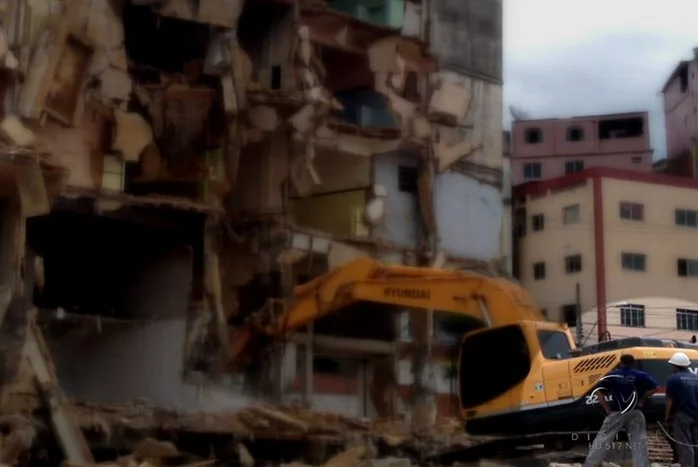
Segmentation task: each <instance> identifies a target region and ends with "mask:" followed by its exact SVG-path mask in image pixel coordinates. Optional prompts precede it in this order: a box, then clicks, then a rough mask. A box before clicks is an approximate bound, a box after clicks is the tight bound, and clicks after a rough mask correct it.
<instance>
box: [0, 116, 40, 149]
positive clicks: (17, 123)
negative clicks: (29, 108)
mask: <svg viewBox="0 0 698 467" xmlns="http://www.w3.org/2000/svg"><path fill="white" fill-rule="evenodd" d="M0 134H1V135H2V137H3V138H4V139H5V140H6V141H7V142H8V143H10V144H11V145H13V146H18V147H22V148H26V147H30V146H33V145H34V143H35V142H36V136H35V135H34V132H33V131H31V130H30V129H29V128H27V127H26V126H24V124H23V123H22V121H21V120H20V119H19V118H17V117H16V116H15V115H10V116H8V117H5V119H4V120H3V121H2V123H0Z"/></svg>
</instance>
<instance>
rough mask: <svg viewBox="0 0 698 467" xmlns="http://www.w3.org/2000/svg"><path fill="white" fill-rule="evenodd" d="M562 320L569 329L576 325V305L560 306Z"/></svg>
mask: <svg viewBox="0 0 698 467" xmlns="http://www.w3.org/2000/svg"><path fill="white" fill-rule="evenodd" d="M562 319H563V320H564V322H565V323H567V325H568V326H570V327H575V326H576V325H577V305H575V304H572V305H562Z"/></svg>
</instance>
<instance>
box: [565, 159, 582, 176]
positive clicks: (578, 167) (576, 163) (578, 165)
mask: <svg viewBox="0 0 698 467" xmlns="http://www.w3.org/2000/svg"><path fill="white" fill-rule="evenodd" d="M570 164H571V165H570ZM570 167H571V169H570ZM583 171H584V161H580V160H571V161H565V175H573V174H576V173H579V172H583Z"/></svg>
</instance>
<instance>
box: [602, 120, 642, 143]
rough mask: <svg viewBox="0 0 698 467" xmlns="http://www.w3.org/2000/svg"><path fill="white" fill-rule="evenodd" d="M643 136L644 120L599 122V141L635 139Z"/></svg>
mask: <svg viewBox="0 0 698 467" xmlns="http://www.w3.org/2000/svg"><path fill="white" fill-rule="evenodd" d="M644 134H645V119H644V118H642V117H631V118H619V119H614V120H601V121H600V122H599V138H600V139H616V138H637V137H639V136H642V135H644Z"/></svg>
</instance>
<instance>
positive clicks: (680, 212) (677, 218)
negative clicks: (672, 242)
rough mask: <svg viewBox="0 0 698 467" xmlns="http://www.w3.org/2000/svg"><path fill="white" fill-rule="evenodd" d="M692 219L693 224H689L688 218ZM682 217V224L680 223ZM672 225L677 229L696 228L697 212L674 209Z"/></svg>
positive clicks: (697, 225)
mask: <svg viewBox="0 0 698 467" xmlns="http://www.w3.org/2000/svg"><path fill="white" fill-rule="evenodd" d="M691 216H692V217H693V224H691V223H690V222H689V218H690V217H691ZM681 217H683V222H681ZM674 225H675V226H677V227H687V228H690V229H693V228H697V227H698V210H695V209H687V208H676V209H674Z"/></svg>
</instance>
